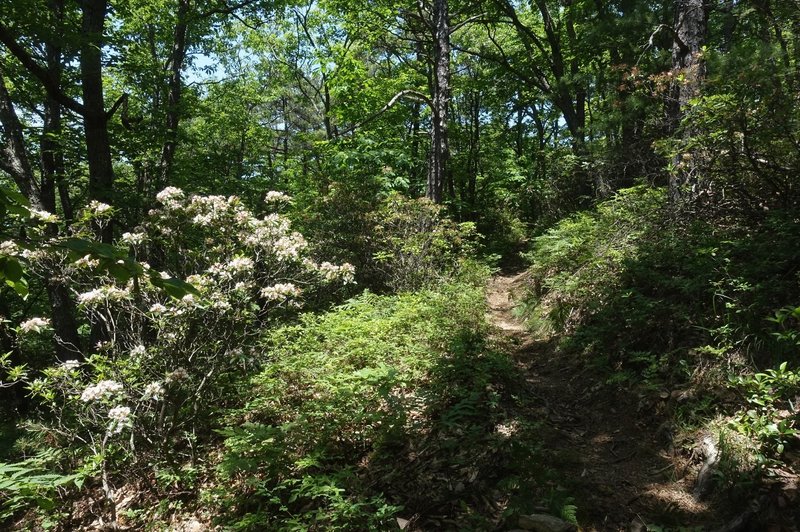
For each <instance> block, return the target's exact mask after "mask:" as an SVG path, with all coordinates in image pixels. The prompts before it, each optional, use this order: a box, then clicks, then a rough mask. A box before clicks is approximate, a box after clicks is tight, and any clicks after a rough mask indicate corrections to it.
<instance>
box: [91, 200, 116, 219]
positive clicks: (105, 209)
mask: <svg viewBox="0 0 800 532" xmlns="http://www.w3.org/2000/svg"><path fill="white" fill-rule="evenodd" d="M86 209H87V210H88V211H89V212H90V213H91V214H92V215H94V216H106V215H108V214H111V211H112V210H113V207H111V205H109V204H108V203H103V202H102V201H97V200H92V201H90V202H89V205H87V206H86Z"/></svg>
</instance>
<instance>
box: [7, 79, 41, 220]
mask: <svg viewBox="0 0 800 532" xmlns="http://www.w3.org/2000/svg"><path fill="white" fill-rule="evenodd" d="M0 124H2V125H3V137H4V138H3V153H2V158H0V168H2V170H3V171H4V172H6V173H7V174H9V175H10V176H11V178H12V179H13V180H14V183H16V185H17V188H18V189H19V191H20V193H21V194H22V195H23V196H25V197H26V198H28V201H30V203H31V206H32V207H33V208H35V209H44V207H43V206H42V201H41V191H40V190H39V185H38V183H37V182H36V180H35V179H34V176H33V169H32V168H31V164H30V160H29V159H28V155H27V152H26V151H25V138H24V136H23V132H22V124H21V123H20V121H19V118H18V117H17V113H16V111H15V110H14V104H13V102H12V101H11V96H10V95H9V93H8V90H7V89H6V84H5V78H4V76H3V71H2V68H1V65H0Z"/></svg>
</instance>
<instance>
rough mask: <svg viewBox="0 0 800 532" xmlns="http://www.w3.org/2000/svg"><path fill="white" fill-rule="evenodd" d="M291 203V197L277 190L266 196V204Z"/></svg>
mask: <svg viewBox="0 0 800 532" xmlns="http://www.w3.org/2000/svg"><path fill="white" fill-rule="evenodd" d="M290 201H292V198H291V196H288V195H286V194H284V193H283V192H278V191H276V190H270V191H269V192H267V194H266V195H265V196H264V202H265V203H289V202H290Z"/></svg>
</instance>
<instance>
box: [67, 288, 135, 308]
mask: <svg viewBox="0 0 800 532" xmlns="http://www.w3.org/2000/svg"><path fill="white" fill-rule="evenodd" d="M130 295H131V293H130V290H128V289H125V288H117V287H116V286H101V287H100V288H95V289H94V290H90V291H88V292H84V293H83V294H79V295H78V303H80V304H81V305H85V306H87V307H92V306H96V305H99V304H101V303H106V302H109V301H121V300H123V299H127V298H129V297H130Z"/></svg>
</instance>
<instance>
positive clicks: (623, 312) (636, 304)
mask: <svg viewBox="0 0 800 532" xmlns="http://www.w3.org/2000/svg"><path fill="white" fill-rule="evenodd" d="M662 204H663V192H662V191H660V190H648V189H646V188H636V189H631V190H629V191H624V192H623V193H622V194H619V195H618V196H617V197H616V198H614V199H613V200H610V201H608V202H604V203H602V204H600V205H599V206H598V207H597V209H596V210H594V211H589V212H585V213H579V214H577V215H575V216H573V217H572V218H570V219H567V220H564V221H562V222H561V223H559V224H558V225H557V226H556V227H554V228H553V229H551V230H550V231H548V232H547V233H545V234H544V235H542V236H540V237H538V238H537V239H536V240H535V241H534V251H532V252H531V253H530V255H529V257H528V258H529V260H530V261H531V262H532V264H533V266H532V267H531V269H530V273H531V287H530V295H529V297H528V298H527V301H526V304H525V307H524V309H525V312H526V314H527V316H528V318H529V323H530V324H531V326H532V327H534V328H537V329H539V330H544V331H553V330H556V331H567V332H570V333H572V334H571V335H570V336H569V337H568V338H567V340H566V343H567V345H568V346H570V347H573V348H576V349H581V350H586V351H588V352H591V353H593V354H596V355H597V356H598V359H597V360H598V361H600V362H601V363H602V365H605V367H607V368H609V369H611V368H613V369H614V371H616V372H619V373H618V374H617V375H615V376H613V377H612V379H613V380H614V382H616V381H618V380H619V379H623V380H634V381H636V380H639V381H642V380H644V381H647V382H649V383H651V384H653V385H655V386H658V385H659V384H661V383H663V382H665V381H666V382H676V381H677V382H680V381H683V380H686V379H709V380H710V381H715V383H714V384H713V386H714V387H716V388H720V387H722V386H723V385H724V382H725V380H726V378H725V376H724V372H723V371H722V369H721V366H720V364H721V363H723V362H724V363H726V364H730V365H740V366H741V365H742V364H743V363H744V358H745V355H746V354H748V353H749V355H750V357H751V358H753V359H754V360H756V361H760V362H762V363H765V364H770V365H771V364H776V363H780V362H781V361H782V360H786V358H785V356H786V355H788V354H789V353H790V352H791V351H792V347H793V342H792V340H791V339H792V338H794V337H795V336H794V335H795V331H796V320H795V318H793V317H792V312H794V310H793V309H794V307H788V308H786V309H785V310H783V311H779V312H778V313H777V314H775V317H774V318H773V319H772V320H773V321H775V320H777V322H778V324H779V327H780V331H779V332H778V333H777V334H774V333H773V332H772V331H769V330H767V329H766V328H765V326H764V325H765V323H764V319H763V316H764V315H765V314H767V313H772V312H774V311H773V309H775V308H781V307H785V306H786V305H787V304H788V303H790V302H791V301H792V300H793V298H794V297H796V294H797V293H798V291H800V284H799V283H798V281H797V278H796V275H795V274H793V268H794V266H793V264H795V260H796V259H795V256H796V252H795V249H796V246H797V245H798V243H800V242H799V241H798V236H797V229H798V226H797V221H796V220H795V219H794V218H793V217H792V216H791V214H790V213H789V212H775V213H773V214H772V215H771V216H770V217H769V218H768V219H767V220H766V221H765V222H764V223H763V224H762V225H760V226H758V227H752V226H748V225H745V224H744V223H743V221H739V222H738V223H729V225H727V226H719V225H716V226H715V225H713V224H711V223H709V222H704V221H701V220H697V219H695V220H693V221H689V222H685V221H683V220H680V219H679V218H678V217H677V216H678V215H677V213H674V212H670V211H668V210H661V208H660V206H661V205H662ZM704 360H706V361H711V362H710V365H709V366H708V369H707V370H703V371H700V370H699V369H698V367H702V366H705V365H706V364H705V363H704V362H703V361H704ZM707 384H709V383H707Z"/></svg>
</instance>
